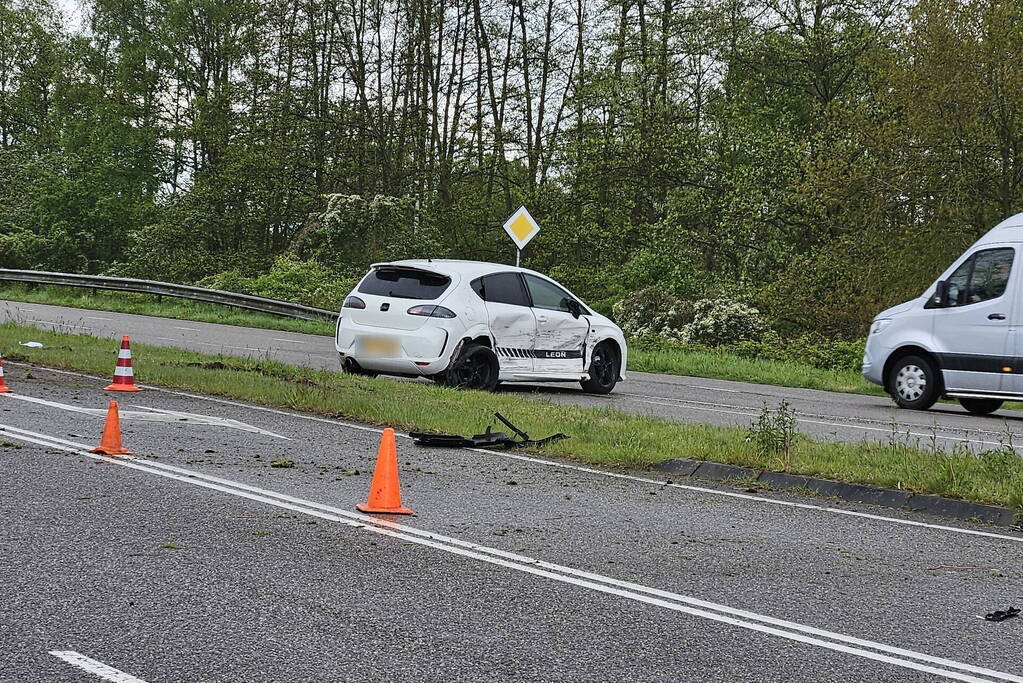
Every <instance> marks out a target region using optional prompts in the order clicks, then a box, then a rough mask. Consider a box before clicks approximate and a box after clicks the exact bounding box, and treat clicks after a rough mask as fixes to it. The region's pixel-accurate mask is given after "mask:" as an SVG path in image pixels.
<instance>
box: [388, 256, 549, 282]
mask: <svg viewBox="0 0 1023 683" xmlns="http://www.w3.org/2000/svg"><path fill="white" fill-rule="evenodd" d="M385 266H400V267H405V268H415V269H417V270H426V271H429V272H431V273H440V274H443V275H453V274H457V275H461V276H462V277H464V278H467V279H472V278H476V277H479V276H480V275H489V274H490V273H507V272H512V273H529V274H531V275H539V276H540V277H543V278H548V276H546V275H544V274H543V273H538V272H536V271H535V270H529V269H528V268H517V267H515V266H510V265H507V264H505V263H488V262H486V261H462V260H459V259H439V258H435V259H405V260H403V261H388V262H384V263H374V264H373V265H372V267H373V268H381V267H385ZM548 279H550V278H548Z"/></svg>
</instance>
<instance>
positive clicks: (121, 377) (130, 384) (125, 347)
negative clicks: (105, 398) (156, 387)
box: [103, 335, 142, 391]
mask: <svg viewBox="0 0 1023 683" xmlns="http://www.w3.org/2000/svg"><path fill="white" fill-rule="evenodd" d="M103 391H142V389H140V388H138V387H137V386H135V371H134V370H133V369H132V367H131V341H129V339H128V335H124V336H123V337H121V352H120V353H118V354H117V367H116V368H114V381H113V383H112V384H110V385H109V386H106V387H104V388H103Z"/></svg>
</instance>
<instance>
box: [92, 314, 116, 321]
mask: <svg viewBox="0 0 1023 683" xmlns="http://www.w3.org/2000/svg"><path fill="white" fill-rule="evenodd" d="M85 319H86V320H113V318H101V317H99V316H97V315H87V316H85Z"/></svg>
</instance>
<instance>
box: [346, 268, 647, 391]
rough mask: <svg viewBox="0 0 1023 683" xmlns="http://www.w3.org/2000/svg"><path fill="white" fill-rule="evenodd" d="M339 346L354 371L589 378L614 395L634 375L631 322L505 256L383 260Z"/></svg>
mask: <svg viewBox="0 0 1023 683" xmlns="http://www.w3.org/2000/svg"><path fill="white" fill-rule="evenodd" d="M335 346H336V347H337V351H338V353H339V354H340V357H341V367H342V368H343V369H344V370H345V371H346V372H350V373H353V374H365V375H376V374H386V375H398V376H404V377H429V378H430V379H433V380H435V381H437V382H440V383H442V384H446V385H449V386H456V387H462V388H472V389H482V390H487V391H489V390H492V389H494V388H495V387H496V386H497V385H498V383H500V382H579V383H581V384H582V387H583V389H584V390H586V391H588V392H592V393H597V394H606V393H609V392H610V391H611V390H612V389H614V387H615V384H617V383H618V381H619V380H623V379H625V371H624V368H625V361H626V358H627V349H626V346H625V337H624V336H623V335H622V331H621V329H620V328H619V327H618V326H617V325H615V324H614V323H613V322H611V321H610V320H608V319H607V318H605V317H604V316H602V315H600V314H599V313H595V312H593V311H591V310H590V309H589V308H588V307H587V306H586V305H585V304H584V303H582V302H581V301H580V300H579V299H578V298H577V297H576V296H574V295H573V294H572V293H571V292H569V291H568V290H567V289H565V288H564V287H562V286H561V285H559V284H558V283H557V282H555V281H553V280H551V279H550V278H548V277H545V276H543V275H541V274H540V273H537V272H534V271H531V270H526V269H525V268H515V267H513V266H505V265H500V264H496V263H481V262H478V261H451V260H439V259H435V260H408V261H396V262H393V263H377V264H375V265H373V266H372V267H371V269H370V271H369V272H368V273H367V274H366V276H365V277H364V278H362V281H361V282H359V284H358V285H357V286H356V287H355V289H354V290H352V292H351V294H350V295H349V296H348V297H347V298H346V299H345V301H344V305H343V306H342V308H341V314H340V317H339V318H338V322H337V334H336V336H335Z"/></svg>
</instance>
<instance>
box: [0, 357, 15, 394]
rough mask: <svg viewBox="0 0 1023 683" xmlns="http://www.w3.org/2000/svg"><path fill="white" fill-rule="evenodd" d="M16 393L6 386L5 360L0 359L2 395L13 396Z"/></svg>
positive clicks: (0, 392) (0, 391)
mask: <svg viewBox="0 0 1023 683" xmlns="http://www.w3.org/2000/svg"><path fill="white" fill-rule="evenodd" d="M13 393H14V392H13V391H11V390H10V388H9V387H8V386H7V385H6V384H4V359H3V358H0V394H13Z"/></svg>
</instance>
